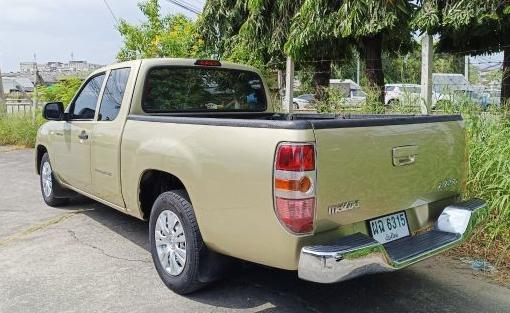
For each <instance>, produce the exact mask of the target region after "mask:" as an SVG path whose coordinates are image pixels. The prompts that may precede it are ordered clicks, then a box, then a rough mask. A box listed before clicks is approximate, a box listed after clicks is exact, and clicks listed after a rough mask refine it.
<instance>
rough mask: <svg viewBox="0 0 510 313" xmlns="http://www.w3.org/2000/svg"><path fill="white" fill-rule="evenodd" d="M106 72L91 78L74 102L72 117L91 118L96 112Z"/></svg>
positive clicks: (78, 118)
mask: <svg viewBox="0 0 510 313" xmlns="http://www.w3.org/2000/svg"><path fill="white" fill-rule="evenodd" d="M104 76H105V74H104V73H103V74H100V75H97V76H95V77H93V78H92V79H90V80H89V81H88V82H87V84H86V85H85V87H83V88H82V90H81V92H80V94H79V95H78V97H77V98H76V100H74V103H73V104H72V111H71V114H72V118H73V119H76V120H91V119H94V115H95V114H96V106H97V100H98V98H99V92H100V91H101V86H102V85H103V79H104Z"/></svg>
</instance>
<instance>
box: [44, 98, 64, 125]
mask: <svg viewBox="0 0 510 313" xmlns="http://www.w3.org/2000/svg"><path fill="white" fill-rule="evenodd" d="M42 116H43V117H44V118H45V119H47V120H48V121H61V120H63V119H64V104H63V103H62V102H48V103H46V104H45V105H44V109H43V112H42Z"/></svg>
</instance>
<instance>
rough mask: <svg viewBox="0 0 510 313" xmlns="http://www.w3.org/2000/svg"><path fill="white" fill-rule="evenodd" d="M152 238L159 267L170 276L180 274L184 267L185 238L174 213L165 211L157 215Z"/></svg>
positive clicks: (180, 224)
mask: <svg viewBox="0 0 510 313" xmlns="http://www.w3.org/2000/svg"><path fill="white" fill-rule="evenodd" d="M154 238H155V243H156V251H157V253H158V258H159V261H160V263H161V266H162V267H163V268H164V269H165V271H166V272H167V273H168V274H170V275H172V276H177V275H179V274H180V273H182V271H183V270H184V265H186V236H185V235H184V229H183V228H182V223H181V220H180V219H179V217H178V216H177V215H176V214H175V213H174V212H172V211H170V210H165V211H162V212H161V213H160V214H159V216H158V219H157V221H156V227H155V231H154Z"/></svg>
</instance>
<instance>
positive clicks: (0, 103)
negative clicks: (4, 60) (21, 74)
mask: <svg viewBox="0 0 510 313" xmlns="http://www.w3.org/2000/svg"><path fill="white" fill-rule="evenodd" d="M4 113H7V106H5V96H4V84H3V81H2V70H1V69H0V116H1V115H2V114H4Z"/></svg>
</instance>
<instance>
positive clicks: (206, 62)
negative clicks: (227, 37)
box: [195, 60, 221, 66]
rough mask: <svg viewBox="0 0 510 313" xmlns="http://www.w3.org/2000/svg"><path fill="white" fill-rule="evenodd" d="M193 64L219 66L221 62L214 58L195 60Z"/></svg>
mask: <svg viewBox="0 0 510 313" xmlns="http://www.w3.org/2000/svg"><path fill="white" fill-rule="evenodd" d="M195 65H200V66H221V62H220V61H216V60H196V61H195Z"/></svg>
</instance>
